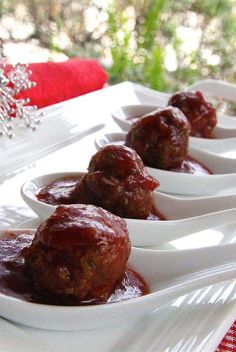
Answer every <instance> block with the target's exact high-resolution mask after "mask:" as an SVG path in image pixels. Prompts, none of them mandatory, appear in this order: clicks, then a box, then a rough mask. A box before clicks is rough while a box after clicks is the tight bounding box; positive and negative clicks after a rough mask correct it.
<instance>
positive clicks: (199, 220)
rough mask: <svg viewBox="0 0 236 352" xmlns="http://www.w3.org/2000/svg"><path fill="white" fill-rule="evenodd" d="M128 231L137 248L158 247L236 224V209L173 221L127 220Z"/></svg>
mask: <svg viewBox="0 0 236 352" xmlns="http://www.w3.org/2000/svg"><path fill="white" fill-rule="evenodd" d="M126 222H127V226H128V231H129V234H130V236H131V241H132V243H133V245H135V246H146V247H147V246H157V245H160V244H162V243H166V242H169V241H173V240H175V239H178V238H181V237H184V236H187V235H190V234H192V233H195V232H200V231H203V230H206V229H210V228H214V227H217V226H220V225H226V224H230V223H233V222H236V208H234V209H227V210H223V211H218V212H215V213H211V214H204V215H201V216H196V217H194V218H189V219H183V220H173V221H149V222H147V221H145V220H143V221H142V220H141V221H137V220H132V219H127V220H126Z"/></svg>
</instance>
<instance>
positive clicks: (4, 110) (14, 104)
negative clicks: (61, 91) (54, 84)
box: [0, 39, 42, 138]
mask: <svg viewBox="0 0 236 352" xmlns="http://www.w3.org/2000/svg"><path fill="white" fill-rule="evenodd" d="M30 75H31V71H30V70H28V68H27V65H22V64H17V65H15V66H12V67H11V69H10V70H9V71H8V72H6V60H5V56H4V43H3V40H2V39H0V135H6V136H8V137H9V138H12V137H13V136H14V134H13V121H14V120H16V119H17V120H18V119H21V120H22V121H23V122H24V125H25V126H26V127H27V128H30V129H32V130H33V131H35V130H36V129H37V127H38V125H39V123H40V120H41V115H42V114H41V113H39V111H38V110H37V106H30V105H28V104H29V102H30V99H17V98H16V95H17V94H18V93H20V92H21V91H23V90H27V89H29V88H32V87H34V86H35V85H36V84H35V82H32V81H30V80H29V76H30Z"/></svg>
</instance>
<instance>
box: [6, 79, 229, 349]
mask: <svg viewBox="0 0 236 352" xmlns="http://www.w3.org/2000/svg"><path fill="white" fill-rule="evenodd" d="M157 97H159V94H158V92H154V91H152V90H150V89H148V88H145V87H142V86H139V85H136V84H132V83H130V82H125V83H122V84H119V85H117V86H114V87H111V88H106V89H105V90H103V91H99V92H95V93H91V94H88V95H87V96H84V97H80V98H77V99H73V101H71V102H67V104H74V105H77V104H79V105H80V106H81V104H82V105H83V106H84V107H85V106H94V107H95V108H94V110H96V114H95V115H94V120H95V122H96V118H99V117H100V116H101V117H102V120H103V121H104V122H107V126H106V128H105V129H104V133H106V132H115V131H119V129H118V127H116V126H115V124H114V123H113V121H112V119H111V117H110V112H111V111H112V110H114V109H116V108H118V107H119V106H121V105H126V104H127V105H128V104H139V103H142V104H144V103H147V104H153V103H154V100H155V99H156V98H157ZM62 105H63V104H62ZM56 108H57V106H55V109H56ZM51 109H52V110H53V109H54V107H51ZM98 134H99V133H94V134H91V135H88V136H86V137H85V138H83V139H81V140H79V141H77V142H74V143H71V144H67V143H70V142H66V143H65V144H66V145H64V146H63V147H61V146H60V149H58V150H54V152H53V153H50V154H47V153H46V154H47V155H45V154H43V155H40V157H41V159H39V158H38V157H36V158H35V159H34V162H33V163H32V162H31V161H30V162H28V163H26V164H25V167H24V169H21V170H19V167H18V166H16V168H15V169H14V170H12V171H11V173H10V175H9V177H8V178H7V179H6V178H5V179H4V182H3V183H2V185H1V186H0V199H1V207H0V220H1V222H0V225H1V227H2V228H3V227H6V226H9V227H13V226H14V225H15V226H16V225H19V224H20V223H21V222H23V221H25V220H27V219H30V218H31V217H33V216H34V215H33V213H32V212H31V211H30V210H29V209H27V208H25V207H24V206H23V201H22V200H21V197H20V193H19V190H20V186H21V185H22V183H23V182H24V181H25V180H27V179H31V178H33V177H36V176H38V175H39V174H46V173H51V172H60V171H69V170H75V169H76V168H77V166H78V171H84V170H85V169H86V167H87V165H88V161H89V159H90V157H91V155H92V154H94V153H95V152H96V149H95V146H94V139H95V138H96V137H97V136H98ZM56 149H57V148H56ZM11 152H12V153H14V147H12V149H11ZM42 156H43V157H42ZM2 181H3V180H2ZM235 241H236V226H235V225H227V226H226V227H224V228H218V229H211V230H208V231H207V232H205V231H204V232H203V233H199V234H198V235H197V236H196V234H194V235H192V236H191V237H190V236H189V237H186V238H183V239H181V240H179V241H175V242H172V243H170V244H168V246H170V247H171V248H173V247H174V248H191V247H198V246H207V245H209V244H217V243H219V244H220V243H223V242H225V243H226V242H235ZM235 290H236V288H235V282H232V281H230V282H225V283H224V284H219V285H213V286H210V287H207V288H205V289H200V290H197V291H194V292H192V293H190V294H188V295H186V296H184V297H182V298H179V299H177V300H174V301H172V302H170V303H168V304H167V305H165V306H163V307H161V308H159V309H158V310H157V311H156V312H155V313H153V315H151V316H147V317H146V318H143V319H141V320H138V321H136V322H135V323H134V322H130V323H127V324H124V325H122V326H116V328H114V327H112V328H107V329H105V330H104V329H96V330H94V331H90V332H89V334H88V333H87V332H80V333H79V334H78V333H74V332H67V333H66V332H50V331H42V330H37V329H30V328H23V327H22V326H18V325H14V324H11V323H9V322H6V321H4V320H3V319H1V320H0V349H1V350H3V351H6V350H7V351H14V352H19V351H22V350H24V351H25V352H28V351H38V352H39V351H42V350H43V351H47V350H49V351H58V350H63V351H68V352H70V351H71V352H72V351H75V350H76V351H79V352H80V351H93V350H96V351H98V352H99V351H103V352H110V351H121V350H122V351H125V352H133V351H140V352H141V351H144V350H145V351H158V350H160V351H167V350H172V351H173V350H175V351H179V352H180V351H182V352H183V351H184V352H185V351H193V350H194V351H203V350H204V351H205V350H206V351H210V352H211V351H212V352H214V351H215V348H216V347H217V346H218V344H219V342H220V341H221V339H222V337H223V336H224V334H225V333H226V332H227V330H228V329H229V327H230V326H231V324H232V323H233V321H234V319H235V318H236V304H235V298H236V294H235V292H236V291H235Z"/></svg>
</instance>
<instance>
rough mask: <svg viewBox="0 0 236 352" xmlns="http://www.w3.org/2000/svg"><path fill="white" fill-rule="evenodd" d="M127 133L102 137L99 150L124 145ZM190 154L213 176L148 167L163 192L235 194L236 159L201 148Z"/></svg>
mask: <svg viewBox="0 0 236 352" xmlns="http://www.w3.org/2000/svg"><path fill="white" fill-rule="evenodd" d="M125 135H126V133H124V132H123V133H122V132H121V133H107V134H105V135H102V136H100V137H98V138H97V139H96V141H95V144H96V147H97V148H98V149H99V148H102V147H104V146H105V145H107V144H117V143H119V144H124V141H125ZM189 155H190V156H191V157H192V158H193V159H195V160H197V161H198V162H200V163H201V164H203V165H204V166H206V167H208V168H209V169H210V170H211V171H212V173H213V175H207V174H206V175H197V174H187V173H180V172H173V171H167V170H161V169H156V168H153V167H147V170H148V172H149V174H151V175H152V176H153V177H154V178H156V179H157V180H158V181H159V182H160V187H159V190H160V191H162V192H167V193H174V194H182V195H211V194H217V193H227V192H231V193H232V192H235V190H236V159H231V158H226V157H223V156H220V155H217V154H215V153H212V152H208V151H206V150H202V149H199V148H197V147H193V146H190V147H189Z"/></svg>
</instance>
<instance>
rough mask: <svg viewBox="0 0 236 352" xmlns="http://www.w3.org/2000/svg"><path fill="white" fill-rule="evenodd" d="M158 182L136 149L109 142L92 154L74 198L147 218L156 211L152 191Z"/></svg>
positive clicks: (120, 213) (114, 210)
mask: <svg viewBox="0 0 236 352" xmlns="http://www.w3.org/2000/svg"><path fill="white" fill-rule="evenodd" d="M158 185H159V183H158V182H157V181H156V180H154V178H153V177H152V176H150V175H148V173H147V171H146V169H145V167H144V165H143V162H142V160H141V159H140V157H139V156H138V155H137V153H136V152H135V151H134V150H132V149H130V148H127V147H125V146H122V145H107V146H105V147H103V148H102V149H100V150H99V151H98V152H97V153H96V154H95V155H94V156H93V157H92V159H91V161H90V163H89V167H88V173H87V174H85V175H84V176H83V177H82V179H81V180H79V181H78V183H77V185H76V187H75V190H74V192H73V194H72V199H73V202H74V203H76V202H79V203H86V204H94V205H97V206H100V207H102V208H104V209H107V210H109V211H111V212H112V213H114V214H116V215H119V216H122V217H126V218H137V219H145V218H147V216H148V215H149V213H150V212H151V210H152V206H153V205H152V191H153V190H154V189H155V188H156V187H157V186H158Z"/></svg>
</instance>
